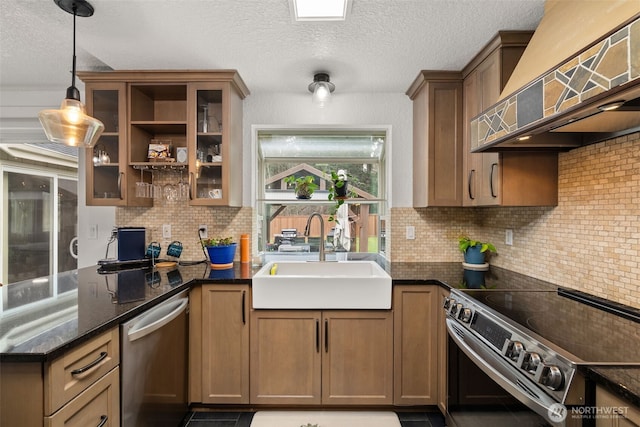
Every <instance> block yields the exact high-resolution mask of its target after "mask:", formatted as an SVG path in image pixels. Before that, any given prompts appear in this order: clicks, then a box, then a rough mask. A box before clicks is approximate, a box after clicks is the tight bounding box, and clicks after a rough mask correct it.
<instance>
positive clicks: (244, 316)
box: [242, 291, 247, 325]
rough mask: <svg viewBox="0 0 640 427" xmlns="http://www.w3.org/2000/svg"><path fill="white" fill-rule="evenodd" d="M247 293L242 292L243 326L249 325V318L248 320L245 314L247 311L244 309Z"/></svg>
mask: <svg viewBox="0 0 640 427" xmlns="http://www.w3.org/2000/svg"><path fill="white" fill-rule="evenodd" d="M245 293H246V291H242V324H243V325H246V324H247V318H246V313H245V309H244V297H245Z"/></svg>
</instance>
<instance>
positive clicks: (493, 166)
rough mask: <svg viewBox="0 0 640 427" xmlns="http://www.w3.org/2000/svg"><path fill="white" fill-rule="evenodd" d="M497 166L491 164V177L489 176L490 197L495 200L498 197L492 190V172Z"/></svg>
mask: <svg viewBox="0 0 640 427" xmlns="http://www.w3.org/2000/svg"><path fill="white" fill-rule="evenodd" d="M497 166H498V164H497V163H491V175H489V187H490V188H491V197H493V198H496V197H498V195H497V194H496V193H495V191H494V188H493V171H494V170H495V169H496V167H497Z"/></svg>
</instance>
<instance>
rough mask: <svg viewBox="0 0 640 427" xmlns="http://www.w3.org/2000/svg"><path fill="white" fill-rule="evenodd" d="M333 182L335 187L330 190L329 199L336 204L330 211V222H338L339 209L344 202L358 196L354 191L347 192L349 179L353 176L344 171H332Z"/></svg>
mask: <svg viewBox="0 0 640 427" xmlns="http://www.w3.org/2000/svg"><path fill="white" fill-rule="evenodd" d="M330 174H331V181H333V185H332V186H331V188H329V195H328V196H327V198H328V199H329V200H331V201H333V202H334V204H333V205H332V206H331V208H330V209H329V218H328V220H329V221H335V222H338V220H337V219H336V217H335V215H336V212H338V208H340V206H342V205H343V204H344V201H345V200H346V199H349V198H353V197H356V196H357V194H356V193H355V191H353V190H347V183H348V181H347V180H348V177H349V176H351V175H349V174H347V173H346V172H345V171H343V170H342V169H340V170H338V172H334V171H331V172H330Z"/></svg>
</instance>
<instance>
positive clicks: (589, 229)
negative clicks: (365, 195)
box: [390, 133, 640, 308]
mask: <svg viewBox="0 0 640 427" xmlns="http://www.w3.org/2000/svg"><path fill="white" fill-rule="evenodd" d="M639 204H640V133H635V134H631V135H627V136H624V137H620V138H616V139H613V140H609V141H605V142H601V143H598V144H593V145H589V146H586V147H581V148H577V149H574V150H571V151H568V152H565V153H560V157H559V183H558V206H557V207H554V208H549V207H544V208H540V207H535V208H532V207H522V208H520V207H518V208H514V207H510V208H502V207H487V208H420V209H412V208H393V209H391V221H390V222H391V224H392V226H391V236H390V238H391V258H392V260H394V261H404V262H418V261H458V260H460V261H461V260H462V255H461V254H460V253H459V252H458V250H457V237H458V235H460V234H461V233H462V232H464V233H469V234H470V235H472V237H475V238H477V239H479V240H488V241H490V242H492V243H494V244H495V245H496V247H497V249H498V255H497V256H493V257H492V258H491V261H490V262H491V264H492V265H496V266H499V267H503V268H507V269H509V270H513V271H516V272H519V273H523V274H527V275H530V276H533V277H536V278H538V279H542V280H546V281H549V282H552V283H555V284H557V285H560V286H566V287H570V288H575V289H580V290H583V291H585V292H589V293H591V294H594V295H598V296H601V297H604V298H607V299H610V300H613V301H617V302H620V303H624V304H628V305H631V306H634V307H637V308H640V292H639V290H640V286H639V285H638V280H639V278H640V264H639V262H638V255H639V245H640V206H639ZM406 225H413V226H415V227H416V239H415V240H406V239H405V226H406ZM507 228H510V229H512V230H513V246H506V245H505V243H504V240H505V229H507Z"/></svg>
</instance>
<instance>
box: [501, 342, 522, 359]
mask: <svg viewBox="0 0 640 427" xmlns="http://www.w3.org/2000/svg"><path fill="white" fill-rule="evenodd" d="M523 350H524V346H523V345H522V343H521V342H520V341H511V340H506V341H505V343H504V347H503V348H502V354H504V355H505V356H507V357H508V358H509V359H511V360H513V361H514V362H517V361H518V357H520V353H522V352H523Z"/></svg>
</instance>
